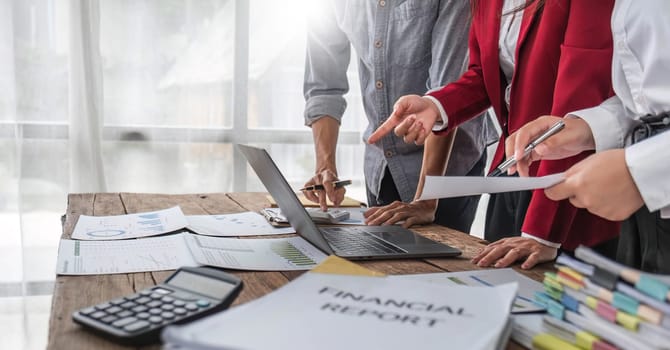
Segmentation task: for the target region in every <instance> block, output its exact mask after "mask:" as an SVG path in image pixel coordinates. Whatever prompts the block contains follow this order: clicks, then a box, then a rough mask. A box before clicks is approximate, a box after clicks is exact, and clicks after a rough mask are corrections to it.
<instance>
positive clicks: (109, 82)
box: [0, 0, 366, 297]
mask: <svg viewBox="0 0 670 350" xmlns="http://www.w3.org/2000/svg"><path fill="white" fill-rule="evenodd" d="M306 1H310V0H284V1H281V2H278V1H276V0H0V225H2V228H3V234H2V236H3V237H2V239H0V266H12V268H11V269H4V270H3V271H2V272H0V297H2V296H3V295H4V296H7V295H21V294H31V293H38V294H39V293H49V292H50V290H51V289H50V288H49V284H48V283H52V282H53V280H54V278H55V276H54V275H53V266H54V265H55V262H56V252H57V246H58V240H59V238H60V235H61V221H60V220H61V216H62V215H63V214H64V213H65V211H66V207H67V195H68V193H79V192H105V191H108V192H152V193H206V192H230V191H238V190H244V189H246V190H250V191H261V190H263V187H262V185H261V184H260V182H259V181H258V179H257V178H256V177H255V175H254V174H253V173H249V174H247V173H246V167H245V166H244V164H245V163H244V160H241V161H240V159H239V158H236V157H239V155H236V153H235V151H234V148H233V143H235V142H240V143H254V144H258V145H260V146H263V147H266V148H268V149H269V150H270V152H271V154H272V155H273V157H274V158H275V160H276V161H277V163H278V165H279V167H280V169H282V171H284V174H285V175H286V176H287V178H288V179H289V182H290V183H291V184H292V185H294V186H295V187H299V186H300V185H302V184H303V183H304V181H305V180H306V179H307V178H308V177H309V176H310V175H311V174H312V172H313V169H314V164H313V162H314V155H313V146H312V144H311V139H312V136H311V131H310V130H309V129H308V128H306V127H304V125H303V117H302V111H303V107H304V99H303V97H302V79H303V62H304V54H305V53H304V52H305V48H304V40H305V32H304V26H303V25H302V22H301V21H300V18H301V16H302V13H303V12H304V4H305V2H306ZM286 18H291V21H289V22H286ZM236 23H237V24H238V25H239V26H238V27H236ZM240 24H241V25H240ZM235 28H238V29H239V28H242V29H246V30H248V32H246V33H236V32H235ZM247 28H248V29H247ZM237 40H247V41H248V42H246V43H242V44H241V45H240V42H239V41H237ZM245 45H246V47H248V52H247V51H246V50H240V51H244V52H236V51H235V48H240V47H245ZM235 60H248V66H249V74H248V76H246V77H240V76H239V74H238V77H235V74H233V67H234V66H233V64H234V62H235ZM352 68H353V69H355V66H354V65H352ZM242 75H243V74H242ZM234 79H246V80H247V81H246V82H245V83H244V84H236V83H235V81H236V80H234ZM350 80H351V83H352V84H351V89H352V91H351V92H350V94H349V96H348V97H349V98H351V99H353V100H352V101H350V103H349V106H350V107H349V109H348V111H347V113H349V114H350V116H345V120H344V124H343V128H342V132H341V133H340V136H341V137H340V139H341V141H342V144H341V146H338V152H339V153H340V158H341V159H343V160H346V161H345V162H343V163H342V164H341V167H340V169H339V170H340V172H341V175H342V176H343V177H347V178H352V179H354V182H355V185H354V186H351V187H350V189H352V190H353V188H354V187H356V186H358V187H359V188H361V189H362V185H363V182H362V172H360V169H361V166H360V165H361V164H362V159H363V152H362V145H361V142H360V131H362V130H363V128H364V125H365V123H366V122H365V118H364V115H363V111H362V105H361V103H360V96H359V95H357V92H358V89H359V86H358V85H357V84H358V79H357V78H356V74H355V72H353V71H352V72H351V75H350ZM239 86H245V87H247V88H244V89H240V88H239ZM244 95H246V96H245V100H246V101H248V103H246V105H245V106H241V107H242V108H241V109H238V110H235V108H238V107H240V106H236V104H235V103H234V97H233V96H244ZM234 116H243V117H242V118H235V117H234ZM352 160H353V161H352ZM240 164H241V165H240ZM235 165H237V166H235ZM234 179H236V180H239V181H233V180H234ZM234 183H235V184H240V183H241V184H242V186H241V188H240V187H238V188H234V187H233V186H234V185H233V184H234ZM348 190H349V189H348ZM361 193H364V192H362V191H361ZM359 198H362V197H359ZM17 261H19V262H24V263H23V264H22V265H21V266H17Z"/></svg>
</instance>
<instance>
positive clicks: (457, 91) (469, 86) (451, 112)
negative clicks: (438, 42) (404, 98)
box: [428, 6, 491, 134]
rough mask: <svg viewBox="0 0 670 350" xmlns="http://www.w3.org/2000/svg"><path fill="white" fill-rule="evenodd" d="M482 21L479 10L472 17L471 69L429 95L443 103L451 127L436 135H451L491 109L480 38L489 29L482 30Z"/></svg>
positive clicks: (469, 45) (469, 44) (469, 65)
mask: <svg viewBox="0 0 670 350" xmlns="http://www.w3.org/2000/svg"><path fill="white" fill-rule="evenodd" d="M480 7H482V6H480ZM481 22H482V14H481V11H477V13H475V14H473V20H472V25H471V26H470V36H469V39H468V47H469V52H470V59H469V64H468V70H467V71H465V73H463V75H461V77H460V78H459V79H458V80H456V81H454V82H452V83H450V84H447V85H445V86H444V87H443V88H442V89H440V90H437V91H433V92H431V93H429V94H428V95H430V96H433V97H435V98H436V99H437V100H438V101H439V102H440V103H441V104H442V107H443V108H444V110H445V112H446V113H447V116H448V117H449V125H448V127H447V128H446V129H445V130H442V131H440V132H438V133H437V134H447V133H449V132H450V131H451V130H453V129H454V128H455V127H457V126H458V125H460V124H462V123H464V122H466V121H468V120H470V119H471V118H473V117H475V116H477V115H479V114H480V113H482V112H483V111H485V110H486V109H487V108H489V107H490V106H491V102H490V100H489V96H488V93H487V92H486V87H485V85H484V78H483V75H482V65H481V56H480V49H479V41H478V39H477V31H478V30H486V28H480V27H481V26H480V24H481Z"/></svg>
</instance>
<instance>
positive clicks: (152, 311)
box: [149, 309, 163, 315]
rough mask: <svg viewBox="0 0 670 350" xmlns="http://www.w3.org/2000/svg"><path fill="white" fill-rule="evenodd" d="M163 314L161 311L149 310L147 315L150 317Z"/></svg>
mask: <svg viewBox="0 0 670 350" xmlns="http://www.w3.org/2000/svg"><path fill="white" fill-rule="evenodd" d="M161 312H163V310H161V309H150V310H149V313H150V314H152V315H160V313H161Z"/></svg>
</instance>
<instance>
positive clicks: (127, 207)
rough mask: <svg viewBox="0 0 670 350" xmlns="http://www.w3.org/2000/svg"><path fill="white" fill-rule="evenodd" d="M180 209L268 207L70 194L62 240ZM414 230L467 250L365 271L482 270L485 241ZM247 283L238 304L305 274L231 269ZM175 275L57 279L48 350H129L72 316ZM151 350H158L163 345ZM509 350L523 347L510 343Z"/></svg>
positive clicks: (251, 202) (537, 275) (261, 197)
mask: <svg viewBox="0 0 670 350" xmlns="http://www.w3.org/2000/svg"><path fill="white" fill-rule="evenodd" d="M175 205H179V206H180V207H181V209H182V211H183V212H184V214H186V215H206V214H229V213H237V212H244V211H250V210H252V211H258V210H260V209H261V208H264V207H269V205H270V203H269V202H268V201H267V199H266V196H265V194H264V193H226V194H224V193H215V194H186V195H164V194H137V193H101V194H70V195H69V196H68V207H67V213H66V215H65V217H64V222H63V236H62V237H63V238H69V237H70V235H71V234H72V230H73V228H74V226H75V224H76V222H77V219H78V218H79V215H82V214H84V215H97V216H102V215H119V214H128V213H137V212H144V211H152V210H157V209H165V208H169V207H172V206H175ZM415 231H417V232H419V233H421V234H422V235H424V236H426V237H428V238H431V239H433V240H436V241H441V242H444V243H447V244H449V245H451V246H454V247H456V248H459V249H460V250H461V251H463V255H462V256H460V257H457V258H439V259H396V260H378V261H368V262H360V264H361V265H364V266H365V267H367V268H369V269H372V270H376V271H379V272H383V273H386V274H412V273H429V272H444V271H464V270H474V269H478V268H477V267H476V266H475V265H473V264H472V263H470V259H471V258H472V257H473V256H474V255H475V254H476V252H477V251H479V249H480V248H482V247H483V246H484V245H485V244H486V241H483V240H481V239H478V238H476V237H473V236H470V235H467V234H464V233H462V232H459V231H455V230H451V229H447V228H444V227H442V226H438V225H430V226H423V227H417V228H415ZM549 269H551V266H550V265H549V264H544V265H542V266H539V267H537V268H535V269H533V270H532V271H523V270H521V269H517V271H519V272H521V273H523V274H525V275H526V276H528V277H530V278H533V279H535V280H538V281H541V280H542V278H543V273H544V272H545V271H548V270H549ZM232 272H233V273H234V274H236V275H237V276H239V277H241V278H242V279H243V280H244V289H243V291H242V293H241V294H240V296H239V297H238V298H237V299H236V301H235V304H241V303H245V302H247V301H250V300H253V299H256V298H258V297H260V296H262V295H264V294H266V293H269V292H271V291H272V290H274V289H276V288H278V287H281V286H282V285H284V284H286V283H287V282H289V281H290V280H292V279H294V278H296V277H297V276H299V275H300V274H302V273H303V272H302V271H297V272H296V271H288V272H246V271H232ZM171 273H172V271H161V272H143V273H128V274H115V275H95V276H57V277H56V283H55V287H54V293H53V300H52V305H51V316H50V320H49V340H48V348H49V349H72V350H74V349H87V350H88V349H124V348H125V349H127V347H123V346H119V345H116V344H114V343H112V342H109V341H107V340H105V339H103V338H99V337H97V336H95V335H92V334H91V333H89V332H86V331H84V330H83V329H82V328H80V327H79V326H78V325H76V324H74V323H73V322H72V318H71V315H72V312H73V311H75V310H77V309H79V308H82V307H86V306H90V305H94V304H97V303H100V302H103V301H106V300H110V299H113V298H117V297H120V296H124V295H128V294H131V293H134V292H136V291H138V290H142V289H145V288H148V287H150V286H152V285H154V284H156V283H160V282H162V281H163V280H164V279H165V278H167V276H169V275H170V274H171ZM147 348H152V349H153V348H155V349H157V348H159V347H158V346H153V347H147ZM509 348H511V349H516V348H520V347H519V346H518V345H516V344H514V343H512V342H511V343H510V345H509Z"/></svg>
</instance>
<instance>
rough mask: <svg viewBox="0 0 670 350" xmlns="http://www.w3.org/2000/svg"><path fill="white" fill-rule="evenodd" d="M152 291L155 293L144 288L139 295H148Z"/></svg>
mask: <svg viewBox="0 0 670 350" xmlns="http://www.w3.org/2000/svg"><path fill="white" fill-rule="evenodd" d="M151 293H153V292H152V291H150V290H143V291H141V292H139V295H143V296H147V295H151Z"/></svg>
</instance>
